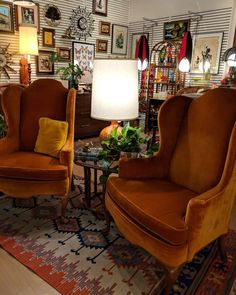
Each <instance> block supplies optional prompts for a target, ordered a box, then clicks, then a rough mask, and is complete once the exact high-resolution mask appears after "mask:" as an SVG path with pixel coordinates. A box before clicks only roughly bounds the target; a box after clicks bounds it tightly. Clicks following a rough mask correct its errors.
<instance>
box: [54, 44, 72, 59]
mask: <svg viewBox="0 0 236 295" xmlns="http://www.w3.org/2000/svg"><path fill="white" fill-rule="evenodd" d="M57 54H58V58H59V61H64V62H70V60H71V49H70V48H68V47H57Z"/></svg>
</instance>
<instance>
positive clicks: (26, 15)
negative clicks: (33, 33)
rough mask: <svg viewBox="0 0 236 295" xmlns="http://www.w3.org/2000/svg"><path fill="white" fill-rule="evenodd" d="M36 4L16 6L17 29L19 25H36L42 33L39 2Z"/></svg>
mask: <svg viewBox="0 0 236 295" xmlns="http://www.w3.org/2000/svg"><path fill="white" fill-rule="evenodd" d="M35 4H36V5H35V6H19V5H16V6H15V7H16V8H15V13H16V29H17V30H18V29H19V25H34V26H36V27H37V30H38V33H40V21H39V4H38V3H35Z"/></svg>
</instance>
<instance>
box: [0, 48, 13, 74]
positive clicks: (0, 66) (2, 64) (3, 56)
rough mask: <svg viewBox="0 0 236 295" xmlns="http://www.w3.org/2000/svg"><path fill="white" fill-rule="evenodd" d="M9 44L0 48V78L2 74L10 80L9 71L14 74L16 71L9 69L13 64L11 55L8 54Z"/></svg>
mask: <svg viewBox="0 0 236 295" xmlns="http://www.w3.org/2000/svg"><path fill="white" fill-rule="evenodd" d="M9 46H10V43H9V44H8V45H6V46H5V47H3V46H0V77H1V75H2V73H5V74H6V76H7V78H8V79H10V75H9V73H8V72H9V71H11V72H13V73H16V71H15V70H14V69H13V68H12V67H11V65H12V64H14V62H13V60H12V56H13V54H11V53H9V52H8V48H9Z"/></svg>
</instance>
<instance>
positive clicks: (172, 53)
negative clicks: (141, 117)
mask: <svg viewBox="0 0 236 295" xmlns="http://www.w3.org/2000/svg"><path fill="white" fill-rule="evenodd" d="M179 50H180V42H177V41H161V42H158V43H156V44H155V45H154V46H153V48H152V50H151V55H150V67H149V73H148V89H147V109H146V120H145V130H146V131H150V130H152V129H154V128H158V124H157V117H158V111H159V108H160V106H161V104H162V103H163V102H164V100H165V99H167V98H168V97H170V96H172V95H175V94H176V92H177V91H178V90H179V89H181V88H182V87H184V80H185V76H184V74H182V73H181V72H179V70H178V62H179Z"/></svg>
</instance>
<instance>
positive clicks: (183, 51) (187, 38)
mask: <svg viewBox="0 0 236 295" xmlns="http://www.w3.org/2000/svg"><path fill="white" fill-rule="evenodd" d="M192 49H193V44H192V37H191V33H190V32H186V33H185V34H184V37H183V40H182V43H181V47H180V52H179V62H180V61H181V60H182V59H183V58H184V57H186V58H187V59H188V60H189V62H190V63H191V59H192Z"/></svg>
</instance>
